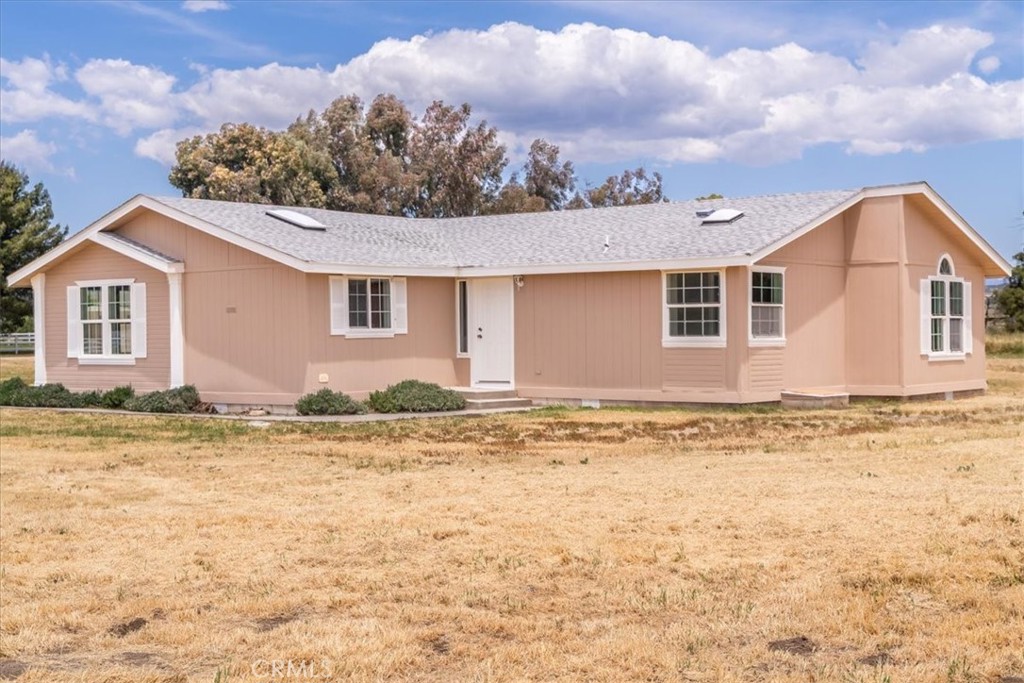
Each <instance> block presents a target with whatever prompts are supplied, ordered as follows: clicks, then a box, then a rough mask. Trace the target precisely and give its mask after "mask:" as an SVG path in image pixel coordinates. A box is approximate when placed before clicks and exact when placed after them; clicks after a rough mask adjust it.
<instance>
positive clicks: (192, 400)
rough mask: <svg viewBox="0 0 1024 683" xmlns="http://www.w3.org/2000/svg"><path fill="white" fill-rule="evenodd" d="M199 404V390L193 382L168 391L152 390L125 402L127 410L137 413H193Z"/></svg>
mask: <svg viewBox="0 0 1024 683" xmlns="http://www.w3.org/2000/svg"><path fill="white" fill-rule="evenodd" d="M198 406H199V392H198V391H196V388H195V387H194V386H192V385H191V384H188V385H186V386H183V387H177V388H176V389H168V390H166V391H151V392H149V393H148V394H142V395H141V396H133V397H132V398H129V399H128V400H126V401H125V402H124V405H123V407H124V409H125V410H132V411H135V412H137V413H191V412H192V411H193V410H195V409H196V408H197V407H198Z"/></svg>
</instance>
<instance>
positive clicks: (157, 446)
mask: <svg viewBox="0 0 1024 683" xmlns="http://www.w3.org/2000/svg"><path fill="white" fill-rule="evenodd" d="M18 362H22V361H18ZM13 368H14V366H13V365H12V364H11V363H10V362H9V361H8V360H7V359H4V361H3V363H2V364H0V369H2V370H3V372H4V373H12V372H17V371H18V370H16V369H13ZM990 378H991V387H992V391H990V393H989V394H988V395H987V396H984V397H978V398H972V399H967V400H961V401H956V402H950V403H947V402H935V403H881V402H880V403H869V404H860V405H857V406H855V407H852V408H850V409H846V410H836V411H817V412H790V411H783V410H780V409H774V408H749V409H740V410H728V409H726V410H664V411H628V410H601V411H588V410H544V411H540V412H538V413H533V414H526V415H523V414H516V415H505V416H496V417H488V418H477V419H444V420H432V421H403V422H389V423H375V424H368V425H355V426H347V427H346V426H340V425H336V424H313V425H309V424H275V425H273V426H270V427H267V428H254V427H248V426H245V425H244V424H240V423H236V422H226V421H221V420H208V419H185V418H159V417H125V416H103V415H84V414H70V413H53V412H45V411H23V410H16V409H4V410H0V437H2V458H0V507H2V521H0V549H2V557H0V564H2V567H0V572H2V573H0V598H2V610H0V678H4V677H7V678H12V677H17V680H18V681H19V683H28V682H35V681H47V682H49V681H109V682H113V681H119V682H125V683H127V682H128V681H131V682H149V683H158V682H170V681H202V682H205V683H214V682H215V681H216V682H219V683H224V682H225V681H231V682H235V681H261V682H264V683H266V682H271V681H273V682H278V681H281V682H285V681H287V682H294V681H309V680H319V681H343V680H344V681H348V680H351V681H384V680H402V681H526V680H529V681H794V682H795V681H801V682H806V681H849V682H855V681H877V682H881V681H893V682H896V681H914V682H918V681H921V682H926V683H927V682H930V681H935V682H939V681H941V682H943V683H964V682H968V681H1001V680H1016V679H1015V678H1014V677H1024V534H1022V516H1024V510H1022V452H1024V427H1022V424H1024V360H1015V359H995V360H992V361H990ZM801 637H803V638H806V639H808V640H807V641H804V640H791V639H799V638H801ZM785 640H789V641H790V642H788V643H783V644H782V645H779V644H778V643H777V642H776V641H785ZM772 643H776V645H775V646H774V647H773V646H771V645H770V644H772ZM780 648H781V649H780ZM289 665H290V666H291V669H290V670H289V668H288V667H289Z"/></svg>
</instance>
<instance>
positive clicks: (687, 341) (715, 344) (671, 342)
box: [661, 268, 729, 349]
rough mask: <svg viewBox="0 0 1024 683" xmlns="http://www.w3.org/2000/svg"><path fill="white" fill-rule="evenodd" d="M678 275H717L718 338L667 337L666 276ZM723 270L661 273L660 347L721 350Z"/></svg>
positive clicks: (724, 316)
mask: <svg viewBox="0 0 1024 683" xmlns="http://www.w3.org/2000/svg"><path fill="white" fill-rule="evenodd" d="M678 273H718V298H719V304H718V307H719V313H718V336H717V337H673V336H670V335H669V314H668V312H669V303H668V276H669V275H675V274H678ZM728 300H729V299H728V296H727V295H726V285H725V269H724V268H701V269H691V270H663V271H661V346H662V348H666V349H709V348H710V349H721V348H725V345H726V330H727V328H728V316H727V312H726V307H727V304H728Z"/></svg>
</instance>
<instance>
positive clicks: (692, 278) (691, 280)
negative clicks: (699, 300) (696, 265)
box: [683, 273, 700, 288]
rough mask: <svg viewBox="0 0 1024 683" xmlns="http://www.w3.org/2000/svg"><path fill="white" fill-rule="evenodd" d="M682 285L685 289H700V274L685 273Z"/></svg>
mask: <svg viewBox="0 0 1024 683" xmlns="http://www.w3.org/2000/svg"><path fill="white" fill-rule="evenodd" d="M683 283H684V286H686V287H697V288H699V287H700V273H685V274H684V275H683Z"/></svg>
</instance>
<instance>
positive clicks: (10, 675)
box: [0, 659, 28, 681]
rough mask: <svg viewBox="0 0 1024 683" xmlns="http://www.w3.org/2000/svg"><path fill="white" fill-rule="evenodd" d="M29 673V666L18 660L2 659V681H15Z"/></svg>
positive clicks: (0, 670)
mask: <svg viewBox="0 0 1024 683" xmlns="http://www.w3.org/2000/svg"><path fill="white" fill-rule="evenodd" d="M26 671H28V664H26V663H25V662H19V661H18V660H17V659H0V679H2V680H5V681H13V680H14V679H15V678H17V677H18V676H21V674H23V673H25V672H26Z"/></svg>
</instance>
